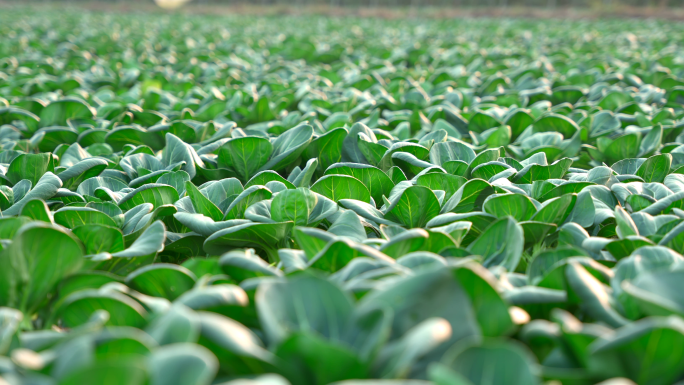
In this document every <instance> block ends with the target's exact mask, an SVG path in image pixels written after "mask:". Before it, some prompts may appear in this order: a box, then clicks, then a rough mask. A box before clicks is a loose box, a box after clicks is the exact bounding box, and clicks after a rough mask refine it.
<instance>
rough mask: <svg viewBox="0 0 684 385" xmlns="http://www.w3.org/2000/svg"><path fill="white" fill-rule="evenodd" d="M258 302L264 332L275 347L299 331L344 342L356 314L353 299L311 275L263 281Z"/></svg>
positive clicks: (257, 297) (258, 293) (258, 291)
mask: <svg viewBox="0 0 684 385" xmlns="http://www.w3.org/2000/svg"><path fill="white" fill-rule="evenodd" d="M255 300H256V306H257V311H258V313H259V319H260V321H261V325H262V328H263V330H264V333H265V335H266V337H267V339H268V341H269V344H271V345H274V346H275V345H278V344H280V343H281V342H283V341H284V340H286V339H287V338H288V337H289V336H291V335H292V334H293V333H297V332H304V333H306V332H315V333H317V334H319V335H321V336H322V337H324V338H326V339H327V340H329V341H342V339H343V338H344V336H345V334H346V329H347V328H348V327H349V323H350V322H351V317H352V311H353V303H352V300H351V298H349V297H348V295H347V294H346V293H344V292H343V291H342V290H341V289H340V288H338V287H337V286H335V285H334V284H333V283H331V282H329V281H328V280H325V279H322V278H318V277H315V276H309V275H301V276H297V277H292V278H289V279H288V280H287V281H264V282H263V283H262V284H261V285H259V288H258V289H257V293H256V297H255Z"/></svg>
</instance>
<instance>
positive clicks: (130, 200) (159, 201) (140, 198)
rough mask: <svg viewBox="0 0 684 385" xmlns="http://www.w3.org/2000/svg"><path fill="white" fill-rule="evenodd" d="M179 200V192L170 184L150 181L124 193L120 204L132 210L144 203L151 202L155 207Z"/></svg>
mask: <svg viewBox="0 0 684 385" xmlns="http://www.w3.org/2000/svg"><path fill="white" fill-rule="evenodd" d="M177 200H178V192H176V189H174V188H173V187H171V186H169V185H164V184H158V183H149V184H146V185H143V186H142V187H138V188H137V189H135V190H133V191H131V192H129V193H128V194H126V195H124V197H123V198H121V200H120V201H119V203H118V205H119V207H121V208H122V209H123V210H130V209H132V208H133V207H135V206H138V205H140V204H143V203H151V204H152V205H153V206H154V207H155V208H157V207H159V206H162V205H168V204H174V203H176V201H177Z"/></svg>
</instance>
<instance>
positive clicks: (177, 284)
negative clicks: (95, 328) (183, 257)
mask: <svg viewBox="0 0 684 385" xmlns="http://www.w3.org/2000/svg"><path fill="white" fill-rule="evenodd" d="M195 280H196V277H195V275H194V274H193V273H192V272H190V271H189V270H188V269H186V268H184V267H181V266H178V265H171V264H166V263H155V264H153V265H149V266H144V267H141V268H139V269H137V270H135V271H133V272H132V273H130V274H129V275H128V276H127V277H126V285H128V286H129V287H130V288H132V289H134V290H137V291H139V292H141V293H143V294H146V295H151V296H153V297H162V298H166V299H168V300H170V301H173V300H175V299H176V298H178V297H179V296H180V295H181V294H183V293H185V292H186V291H188V290H190V289H192V287H193V286H194V285H195Z"/></svg>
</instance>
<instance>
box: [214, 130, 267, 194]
mask: <svg viewBox="0 0 684 385" xmlns="http://www.w3.org/2000/svg"><path fill="white" fill-rule="evenodd" d="M218 151H219V153H218V166H219V167H221V168H227V169H229V170H232V171H233V172H234V173H235V174H236V175H237V176H238V179H240V180H241V181H242V182H243V183H244V182H247V181H248V180H249V179H250V178H251V177H252V176H254V175H255V174H256V173H257V171H259V170H260V169H261V167H262V166H263V165H264V164H266V162H268V159H269V157H270V156H271V152H272V151H273V145H272V144H271V142H270V141H269V140H268V139H266V138H260V137H256V136H245V137H242V138H234V139H231V140H229V141H227V142H226V143H225V144H224V145H223V146H221V147H220V148H219V150H218Z"/></svg>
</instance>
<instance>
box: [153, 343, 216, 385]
mask: <svg viewBox="0 0 684 385" xmlns="http://www.w3.org/2000/svg"><path fill="white" fill-rule="evenodd" d="M148 365H149V368H150V369H149V370H150V384H151V385H182V384H196V385H208V384H210V383H211V382H212V381H213V379H214V376H215V375H216V372H217V371H218V366H219V365H218V360H217V359H216V356H214V354H213V353H212V352H211V351H209V350H208V349H206V348H204V347H202V346H198V345H196V344H173V345H167V346H164V347H162V348H159V349H157V350H155V351H154V352H153V353H152V355H151V356H150V358H149V363H148Z"/></svg>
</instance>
